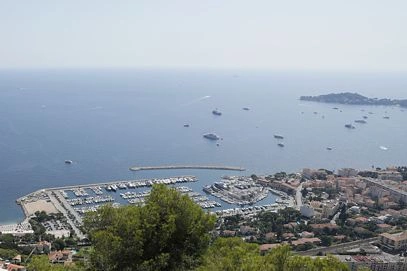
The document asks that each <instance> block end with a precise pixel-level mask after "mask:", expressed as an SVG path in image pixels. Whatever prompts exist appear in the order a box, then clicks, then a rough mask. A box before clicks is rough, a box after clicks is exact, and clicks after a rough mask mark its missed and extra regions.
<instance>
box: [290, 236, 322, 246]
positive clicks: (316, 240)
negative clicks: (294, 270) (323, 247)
mask: <svg viewBox="0 0 407 271" xmlns="http://www.w3.org/2000/svg"><path fill="white" fill-rule="evenodd" d="M319 243H321V239H319V238H315V237H314V238H301V239H298V240H295V241H292V242H291V245H293V246H299V245H305V244H319Z"/></svg>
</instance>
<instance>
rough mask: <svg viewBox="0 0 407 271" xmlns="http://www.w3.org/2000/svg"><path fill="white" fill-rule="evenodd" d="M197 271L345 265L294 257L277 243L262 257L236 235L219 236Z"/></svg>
mask: <svg viewBox="0 0 407 271" xmlns="http://www.w3.org/2000/svg"><path fill="white" fill-rule="evenodd" d="M197 270H198V271H233V270H240V271H252V270H264V271H268V270H270V271H277V270H278V271H297V270H298V271H311V270H312V271H331V270H332V271H334V270H335V271H345V270H346V271H347V270H349V269H348V268H347V266H346V265H345V264H343V263H341V262H340V261H339V260H337V259H336V258H334V257H332V256H328V257H324V258H315V259H313V258H311V257H303V256H295V255H293V254H292V253H291V251H290V247H289V246H287V245H285V246H280V247H277V248H275V249H273V250H272V251H271V252H270V253H268V254H266V255H265V256H260V254H259V247H258V246H257V245H255V244H248V243H245V242H244V241H242V240H241V239H240V238H227V239H224V238H219V239H217V240H216V241H215V242H214V243H213V245H212V246H211V247H210V248H209V250H208V252H207V253H206V254H205V255H204V257H203V264H202V265H201V266H200V267H199V268H197Z"/></svg>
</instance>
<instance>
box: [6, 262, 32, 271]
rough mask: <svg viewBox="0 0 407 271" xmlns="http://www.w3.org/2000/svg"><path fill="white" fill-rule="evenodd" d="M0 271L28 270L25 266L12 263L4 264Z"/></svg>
mask: <svg viewBox="0 0 407 271" xmlns="http://www.w3.org/2000/svg"><path fill="white" fill-rule="evenodd" d="M0 271H27V269H26V268H25V266H21V265H17V264H12V263H3V264H1V266H0Z"/></svg>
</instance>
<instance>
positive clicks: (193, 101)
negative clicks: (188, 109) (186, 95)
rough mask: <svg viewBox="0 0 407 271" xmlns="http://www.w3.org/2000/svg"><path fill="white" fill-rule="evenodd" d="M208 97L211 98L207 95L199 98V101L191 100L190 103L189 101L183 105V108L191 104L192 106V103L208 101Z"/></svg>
mask: <svg viewBox="0 0 407 271" xmlns="http://www.w3.org/2000/svg"><path fill="white" fill-rule="evenodd" d="M210 97H211V96H209V95H207V96H203V97H201V98H199V99H195V100H192V101H190V102H188V103H186V104H184V106H187V105H191V104H194V103H198V102H201V101H204V100H206V99H209V98H210Z"/></svg>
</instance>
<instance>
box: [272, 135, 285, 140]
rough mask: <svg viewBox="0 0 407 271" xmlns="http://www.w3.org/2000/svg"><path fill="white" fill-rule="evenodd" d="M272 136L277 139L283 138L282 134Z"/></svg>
mask: <svg viewBox="0 0 407 271" xmlns="http://www.w3.org/2000/svg"><path fill="white" fill-rule="evenodd" d="M274 138H277V139H284V136H282V135H274Z"/></svg>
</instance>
